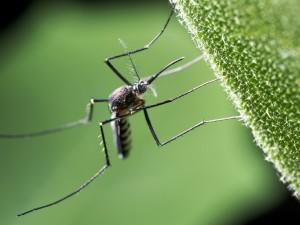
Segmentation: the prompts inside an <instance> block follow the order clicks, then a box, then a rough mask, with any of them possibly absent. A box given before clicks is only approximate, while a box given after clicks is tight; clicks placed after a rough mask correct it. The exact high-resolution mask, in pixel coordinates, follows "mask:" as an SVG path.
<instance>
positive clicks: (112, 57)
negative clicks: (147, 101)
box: [104, 6, 175, 85]
mask: <svg viewBox="0 0 300 225" xmlns="http://www.w3.org/2000/svg"><path fill="white" fill-rule="evenodd" d="M174 7H175V6H173V7H172V10H171V13H170V15H169V17H168V19H167V21H166V22H165V24H164V26H163V28H162V29H161V30H160V31H159V32H158V33H157V34H156V35H155V36H154V38H152V39H151V40H150V41H149V42H148V43H147V44H146V45H144V47H142V48H138V49H135V50H132V51H128V52H125V53H122V54H119V55H115V56H111V57H108V58H106V59H105V61H104V62H105V63H106V65H107V66H108V67H109V68H110V69H111V70H112V71H113V72H114V73H115V74H116V75H117V76H118V77H119V78H120V79H121V80H122V81H123V82H124V83H125V84H127V85H131V83H130V82H129V81H128V80H127V79H126V78H125V77H124V76H123V75H122V74H121V73H120V71H119V70H118V69H117V68H116V67H115V66H114V65H113V64H112V63H111V61H112V60H114V59H117V58H121V57H125V56H128V55H132V54H135V53H138V52H142V51H144V50H147V49H149V48H150V47H151V45H152V44H154V43H155V42H156V41H157V39H158V38H159V37H160V36H161V35H162V34H163V33H164V31H165V30H166V28H167V26H168V24H169V22H170V20H171V17H172V15H173V13H174Z"/></svg>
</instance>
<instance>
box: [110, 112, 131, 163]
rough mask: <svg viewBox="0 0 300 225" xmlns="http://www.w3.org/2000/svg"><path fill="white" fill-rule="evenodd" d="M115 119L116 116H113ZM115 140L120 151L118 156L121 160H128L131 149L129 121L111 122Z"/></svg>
mask: <svg viewBox="0 0 300 225" xmlns="http://www.w3.org/2000/svg"><path fill="white" fill-rule="evenodd" d="M114 117H115V114H114V113H113V114H112V118H114ZM111 126H112V131H113V139H114V143H115V146H116V148H117V151H118V156H119V158H121V159H124V158H126V157H127V156H128V155H129V151H130V149H131V139H130V136H131V129H130V124H129V122H128V119H126V118H124V119H119V120H115V121H113V122H111Z"/></svg>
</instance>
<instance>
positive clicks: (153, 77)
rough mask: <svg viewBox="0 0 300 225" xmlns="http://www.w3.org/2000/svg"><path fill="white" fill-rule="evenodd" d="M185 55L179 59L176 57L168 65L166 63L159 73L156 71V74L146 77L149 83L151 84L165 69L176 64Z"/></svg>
mask: <svg viewBox="0 0 300 225" xmlns="http://www.w3.org/2000/svg"><path fill="white" fill-rule="evenodd" d="M183 59H184V57H181V58H179V59H175V60H174V61H172V62H170V63H169V64H168V65H166V66H165V67H164V68H162V69H161V70H160V71H159V72H158V73H156V74H155V75H152V76H151V77H150V78H147V79H146V82H147V84H148V85H150V84H151V83H152V82H153V81H154V80H155V79H156V78H157V77H158V76H159V75H161V74H162V73H163V72H164V71H166V70H167V69H168V68H169V67H171V66H173V65H174V64H176V63H178V62H180V61H181V60H183Z"/></svg>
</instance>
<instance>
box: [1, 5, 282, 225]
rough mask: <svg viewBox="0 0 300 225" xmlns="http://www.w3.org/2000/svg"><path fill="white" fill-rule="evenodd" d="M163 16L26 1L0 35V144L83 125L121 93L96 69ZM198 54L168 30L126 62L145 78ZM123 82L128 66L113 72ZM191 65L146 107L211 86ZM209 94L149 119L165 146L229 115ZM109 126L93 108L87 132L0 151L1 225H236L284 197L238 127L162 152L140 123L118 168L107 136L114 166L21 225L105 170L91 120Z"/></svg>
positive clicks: (158, 11) (165, 9) (202, 132)
mask: <svg viewBox="0 0 300 225" xmlns="http://www.w3.org/2000/svg"><path fill="white" fill-rule="evenodd" d="M169 11H170V6H169V4H168V3H167V1H160V2H158V1H157V2H154V1H153V2H151V3H148V4H146V5H145V4H142V3H133V2H132V1H128V4H127V3H126V2H124V1H123V2H122V4H119V3H118V2H115V3H114V2H111V3H110V4H108V3H106V4H102V3H98V4H83V3H82V2H81V3H78V2H75V1H66V2H64V3H62V2H60V3H59V2H55V3H51V4H50V3H45V2H43V3H41V2H34V3H33V4H31V5H30V7H29V8H28V9H27V11H26V13H25V14H23V15H22V17H21V19H19V20H18V22H15V23H14V24H13V26H11V27H10V28H9V29H6V30H5V32H2V33H1V37H0V41H1V43H0V46H1V52H0V57H1V62H0V104H1V111H0V123H1V125H0V133H5V132H7V133H14V132H29V131H37V130H41V129H44V128H52V127H56V126H59V125H61V124H63V123H66V122H70V121H73V120H76V119H78V118H80V117H82V116H83V115H84V113H85V106H86V103H87V102H88V101H89V99H90V98H92V97H95V98H106V97H107V96H108V95H109V94H110V93H111V92H112V90H114V89H115V88H117V87H118V86H120V85H122V83H121V82H120V80H118V79H117V78H116V76H114V75H113V73H112V72H111V71H110V70H109V69H108V68H107V67H106V65H105V64H104V63H103V60H104V58H106V57H108V56H112V55H115V54H118V53H121V52H123V51H124V49H123V48H122V46H121V45H120V43H119V41H118V39H119V38H121V39H122V40H124V41H125V42H126V43H127V45H128V47H129V48H130V49H133V48H138V47H142V46H143V45H144V44H145V43H146V42H148V41H149V40H150V39H151V38H152V37H153V35H155V34H156V33H157V32H158V31H159V29H160V28H161V26H162V25H163V23H164V22H165V20H166V17H167V16H168V14H169ZM199 54H200V52H199V50H197V49H196V48H195V46H194V44H193V42H192V40H191V38H190V36H189V34H188V33H187V32H186V30H185V29H184V28H183V27H182V26H181V25H180V24H179V23H178V22H177V20H176V19H173V20H172V22H171V24H170V26H169V27H168V29H167V31H166V33H165V34H164V35H163V37H162V38H161V39H160V40H159V41H158V42H157V43H156V44H155V45H154V46H153V48H152V49H151V50H149V51H146V52H144V53H141V54H138V55H135V56H134V59H135V61H136V64H137V65H138V70H139V71H140V73H141V74H143V75H144V76H147V75H149V74H152V73H154V72H156V71H158V70H159V69H160V68H162V67H163V66H164V65H166V64H167V63H169V62H170V61H171V60H173V59H175V58H178V57H181V56H185V57H186V62H187V61H189V60H191V59H193V58H194V57H196V56H198V55H199ZM115 65H117V66H118V67H119V68H120V70H121V71H122V72H123V73H124V74H127V77H128V78H129V79H132V78H133V76H132V73H131V72H130V69H129V67H128V59H124V60H119V61H118V62H116V63H115ZM213 78H214V75H213V73H212V71H211V69H210V68H209V66H208V65H207V64H206V63H204V62H200V63H198V64H197V65H194V66H193V67H191V68H189V69H187V70H186V71H184V72H182V73H180V74H176V75H174V76H168V77H162V78H161V79H159V80H157V81H156V82H155V87H156V90H157V92H158V97H157V98H155V97H153V96H152V95H151V94H148V95H146V101H147V102H148V103H155V102H158V101H161V100H164V99H166V98H169V97H172V96H175V95H177V94H180V93H182V92H183V91H185V90H187V89H189V88H191V87H193V86H195V85H197V84H200V83H202V82H205V81H207V80H210V79H213ZM236 114H237V112H236V111H235V110H234V108H233V107H232V105H231V103H230V101H229V100H228V97H227V96H226V94H225V93H224V91H223V90H222V88H221V87H220V85H219V84H218V83H216V84H213V85H211V86H208V87H205V88H203V89H201V90H199V91H198V92H197V93H194V94H192V95H190V96H188V97H186V98H184V99H182V100H180V101H178V102H176V103H174V104H171V105H167V106H163V107H161V108H157V109H153V110H151V111H150V116H151V117H152V118H153V119H152V120H153V123H154V126H155V128H156V130H157V131H158V133H159V136H160V137H161V139H162V140H165V139H166V138H168V137H170V136H172V135H175V134H176V133H178V132H180V131H181V130H182V129H185V128H187V127H190V126H191V125H193V124H194V123H196V122H198V121H200V120H202V119H213V118H219V117H223V116H230V115H236ZM105 118H109V113H108V110H107V106H106V105H97V107H96V111H95V117H94V121H93V123H91V124H89V125H87V126H84V127H80V128H76V129H72V130H68V131H65V132H62V133H58V134H54V135H49V136H44V137H39V138H34V139H25V140H4V139H2V140H0V151H1V157H0V179H1V185H0V199H1V204H0V218H1V222H0V224H3V225H4V224H5V225H12V224H23V225H26V224H28V225H29V224H30V225H39V224H43V225H46V224H64V225H68V224H72V225H75V224H89V225H93V224H105V225H110V224H114V225H115V224H124V225H127V224H128V225H141V224H142V225H148V224H149V225H153V224H172V225H177V224H178V225H182V224H189V225H196V224H240V223H242V222H243V221H245V220H247V219H248V218H251V217H254V216H256V215H259V214H261V213H263V212H265V211H267V210H268V209H270V208H272V207H275V206H276V205H278V204H280V202H281V201H282V200H283V199H284V198H285V196H286V189H285V187H284V186H283V185H282V184H280V182H279V179H278V176H277V175H276V173H275V171H274V170H273V168H272V165H271V164H270V163H268V162H266V161H265V160H264V156H263V154H262V151H261V150H259V149H258V148H257V147H256V145H255V143H254V140H253V137H252V136H251V134H250V130H249V129H247V128H246V127H245V126H244V125H243V124H242V123H240V122H237V121H227V122H223V123H219V124H212V125H208V126H206V127H203V128H199V129H197V130H195V131H193V132H192V133H190V134H188V135H186V136H185V137H184V138H181V139H179V140H177V141H176V142H173V143H171V144H169V145H167V146H165V147H163V148H161V149H159V148H158V147H157V146H156V144H155V142H154V140H153V139H152V137H151V135H150V132H149V130H148V128H147V126H146V123H145V121H144V118H143V115H142V114H138V115H135V116H133V117H131V118H130V121H131V125H132V129H133V130H132V131H133V135H132V138H133V149H132V152H131V155H130V157H129V159H128V160H125V161H121V160H119V159H118V158H117V157H116V154H115V152H116V151H115V149H114V146H113V144H112V139H111V130H110V126H107V127H106V130H105V131H106V134H107V142H108V148H109V152H110V156H111V158H112V167H111V168H110V169H109V170H108V171H107V172H106V173H105V175H104V176H102V177H100V178H99V179H98V180H97V181H96V182H95V183H93V184H92V185H91V186H89V187H88V188H87V189H85V190H84V191H82V192H81V193H80V194H79V195H77V196H75V197H73V198H72V199H69V200H67V201H65V202H63V203H62V204H59V205H57V206H55V207H52V208H48V209H45V210H42V211H39V212H36V213H33V214H30V215H27V216H24V217H21V218H17V217H16V214H17V213H19V212H21V211H24V210H28V209H31V208H33V207H36V206H39V205H41V204H44V203H48V202H51V201H53V200H56V199H57V198H59V197H62V196H63V195H65V194H67V193H69V192H70V191H72V190H73V189H74V188H76V187H78V186H79V185H80V184H81V183H82V182H83V181H85V180H86V179H88V178H89V177H90V176H92V175H93V174H94V173H95V172H96V170H97V169H98V168H99V167H100V166H101V165H102V164H103V154H102V152H100V151H99V150H100V147H99V139H98V135H99V128H98V126H97V124H98V123H97V121H100V120H103V119H105Z"/></svg>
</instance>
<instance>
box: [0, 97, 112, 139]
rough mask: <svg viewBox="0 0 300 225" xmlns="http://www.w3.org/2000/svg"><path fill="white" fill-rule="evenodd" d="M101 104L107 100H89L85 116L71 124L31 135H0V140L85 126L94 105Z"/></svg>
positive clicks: (91, 116)
mask: <svg viewBox="0 0 300 225" xmlns="http://www.w3.org/2000/svg"><path fill="white" fill-rule="evenodd" d="M101 102H108V99H91V100H90V102H89V103H88V105H87V112H86V115H85V116H84V117H83V118H81V119H79V120H76V121H73V122H70V123H66V124H64V125H62V126H60V127H56V128H51V129H46V130H41V131H36V132H32V133H24V134H0V138H11V139H14V138H31V137H36V136H43V135H48V134H52V133H57V132H60V131H64V130H66V129H69V128H73V127H78V126H81V125H86V124H88V123H89V122H91V120H92V118H93V112H94V104H95V103H101Z"/></svg>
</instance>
